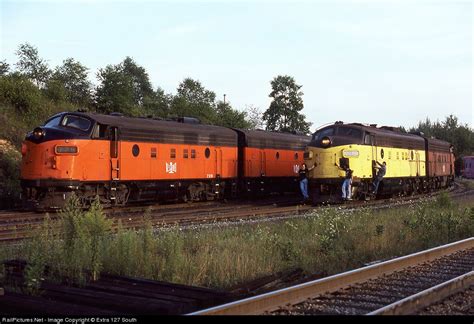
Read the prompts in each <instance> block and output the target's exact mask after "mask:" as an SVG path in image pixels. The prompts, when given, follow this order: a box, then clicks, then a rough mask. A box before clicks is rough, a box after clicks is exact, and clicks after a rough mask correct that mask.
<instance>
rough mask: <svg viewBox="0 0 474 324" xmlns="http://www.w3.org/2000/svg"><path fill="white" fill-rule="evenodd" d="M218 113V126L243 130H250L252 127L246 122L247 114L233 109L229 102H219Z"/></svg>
mask: <svg viewBox="0 0 474 324" xmlns="http://www.w3.org/2000/svg"><path fill="white" fill-rule="evenodd" d="M216 113H217V114H216V117H217V119H216V125H219V126H224V127H232V128H241V129H249V128H250V126H251V125H250V123H249V122H248V121H247V120H246V117H247V113H246V112H245V111H238V110H236V109H233V108H232V106H231V105H230V103H228V102H226V103H224V102H223V101H219V102H218V103H217V107H216Z"/></svg>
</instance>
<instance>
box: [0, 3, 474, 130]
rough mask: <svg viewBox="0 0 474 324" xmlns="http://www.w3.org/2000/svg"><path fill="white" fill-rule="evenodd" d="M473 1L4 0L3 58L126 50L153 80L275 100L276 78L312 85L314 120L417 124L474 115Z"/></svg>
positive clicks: (256, 102) (236, 97)
mask: <svg viewBox="0 0 474 324" xmlns="http://www.w3.org/2000/svg"><path fill="white" fill-rule="evenodd" d="M473 13H474V6H473V3H472V2H471V1H439V0H438V1H424V0H418V1H417V0H412V1H408V0H407V1H404V0H400V1H349V0H335V1H277V0H275V1H263V0H260V1H259V0H255V1H250V0H247V1H244V0H241V1H238V0H234V1H224V0H221V1H217V0H214V1H202V0H197V1H184V0H178V1H158V0H157V1H151V0H150V1H143V0H142V1H111V0H104V1H98V0H83V1H79V0H77V1H64V0H63V1H59V0H58V1H52V0H50V1H29V2H27V1H21V0H16V1H8V0H0V19H1V25H0V29H1V30H0V60H6V61H7V63H9V64H10V65H11V66H14V65H15V63H16V62H17V57H16V55H15V52H16V50H17V49H18V46H19V45H20V44H22V43H25V42H28V43H30V44H31V45H34V46H36V47H37V48H38V51H39V55H40V56H41V57H42V58H44V59H46V60H47V62H48V64H49V65H50V66H51V67H55V66H57V65H60V64H61V63H62V61H63V60H64V59H66V58H68V57H72V58H74V59H76V60H78V61H80V62H81V63H82V64H83V65H85V66H87V67H88V68H89V78H90V80H91V81H92V82H93V83H94V84H97V82H98V81H97V79H96V73H97V71H98V69H100V68H104V67H105V66H106V65H108V64H118V63H120V62H121V61H123V59H124V58H125V57H126V56H130V57H132V58H133V59H134V60H135V61H136V62H137V63H138V64H139V65H141V66H143V67H144V68H145V69H146V71H147V72H148V74H149V76H150V80H151V82H152V84H153V86H154V88H157V87H161V88H162V89H164V90H165V92H167V93H173V94H174V93H176V88H177V87H178V85H179V83H180V82H181V81H182V80H183V79H184V78H186V77H190V78H193V79H197V80H199V81H200V82H201V83H202V85H203V86H204V87H206V88H207V89H209V90H212V91H214V92H215V93H216V95H217V98H218V99H222V98H223V96H224V94H226V101H229V102H230V103H231V105H232V106H233V107H234V108H236V109H239V110H243V109H245V108H246V107H248V106H250V105H252V106H255V107H258V108H259V109H260V110H261V111H262V112H263V111H265V110H266V109H267V108H268V107H269V105H270V102H271V98H270V97H269V94H270V92H271V86H270V81H271V80H272V79H273V78H275V77H276V76H278V75H289V76H292V77H293V78H294V79H295V80H296V83H297V84H299V85H302V88H301V90H302V91H303V93H304V96H303V101H304V109H303V111H302V113H304V114H305V115H306V117H307V121H310V122H312V123H313V126H312V127H311V130H312V131H313V130H314V129H315V128H317V127H320V126H321V125H325V124H328V123H332V122H334V121H337V120H342V121H344V122H361V123H375V124H378V125H380V126H381V125H390V126H405V127H410V126H415V125H417V124H418V122H419V121H420V120H425V119H426V118H427V117H428V118H430V119H431V120H432V121H436V120H440V121H443V120H444V119H445V117H446V116H448V115H450V114H453V115H455V116H457V117H458V118H459V121H460V122H461V123H463V124H464V123H466V124H468V125H469V126H470V127H474V106H473V99H472V93H473V75H474V74H473V65H472V54H473V39H472V37H473Z"/></svg>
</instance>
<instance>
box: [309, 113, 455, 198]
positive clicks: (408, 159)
mask: <svg viewBox="0 0 474 324" xmlns="http://www.w3.org/2000/svg"><path fill="white" fill-rule="evenodd" d="M305 161H306V164H307V165H313V164H314V165H315V168H314V169H313V170H312V171H310V173H309V178H310V188H311V194H312V200H313V203H324V202H334V201H338V200H340V199H341V183H342V180H343V179H344V176H345V171H344V169H345V168H350V169H351V170H353V183H352V189H353V197H354V199H371V198H374V196H375V195H379V196H380V195H391V194H412V193H416V192H419V193H421V192H427V191H430V190H435V189H439V188H442V187H447V186H449V185H450V184H452V182H453V181H454V154H453V147H452V145H451V144H450V143H448V142H445V141H441V140H438V139H433V138H427V137H425V136H423V134H421V133H418V134H408V133H402V132H400V131H399V130H398V129H396V128H392V127H376V125H363V124H358V123H352V124H344V123H342V122H336V123H335V124H333V125H330V126H326V127H324V128H321V129H319V130H318V131H317V132H315V133H314V134H313V137H312V140H311V142H310V143H309V145H308V147H307V148H306V151H305ZM376 162H379V163H383V162H385V163H386V175H385V176H384V178H383V181H382V182H381V183H380V186H379V189H378V190H377V192H376V193H374V190H373V189H374V188H373V179H374V178H375V176H376Z"/></svg>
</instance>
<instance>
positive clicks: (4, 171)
mask: <svg viewBox="0 0 474 324" xmlns="http://www.w3.org/2000/svg"><path fill="white" fill-rule="evenodd" d="M20 159H21V154H20V153H19V152H17V151H16V150H15V149H14V148H13V147H12V146H11V145H10V144H9V143H8V142H6V141H2V140H0V208H7V207H14V206H15V204H17V203H19V200H20V192H21V187H20Z"/></svg>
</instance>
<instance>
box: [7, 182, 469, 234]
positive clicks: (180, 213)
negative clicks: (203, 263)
mask: <svg viewBox="0 0 474 324" xmlns="http://www.w3.org/2000/svg"><path fill="white" fill-rule="evenodd" d="M442 192H448V193H449V195H450V196H451V197H452V198H459V197H465V196H470V195H473V194H474V189H469V188H468V187H467V186H465V185H462V184H459V183H456V184H455V186H454V187H452V188H450V189H448V190H443V191H439V192H434V193H430V194H426V195H414V196H409V197H398V198H386V199H380V200H374V201H352V202H350V203H346V204H344V205H340V208H343V209H349V210H350V209H357V208H362V207H365V208H373V209H380V208H391V207H396V206H403V205H406V204H411V203H413V202H414V201H418V200H421V199H426V198H430V197H435V196H437V195H439V194H440V193H442ZM330 207H331V206H319V207H313V206H308V205H301V204H299V198H298V197H295V196H292V197H289V196H273V197H270V198H266V199H262V200H253V201H249V200H232V201H224V202H221V201H216V202H215V201H208V202H199V203H177V204H166V205H156V204H155V205H149V206H130V207H122V208H110V209H106V210H104V212H105V214H106V215H107V217H108V218H110V219H112V220H114V223H113V226H112V229H113V230H117V228H118V223H119V221H120V223H121V226H122V228H124V229H139V228H143V226H144V225H145V221H146V219H145V218H144V217H143V215H144V214H145V213H146V211H147V210H148V213H147V214H148V215H149V217H148V219H149V221H150V222H151V224H152V225H153V226H154V227H156V228H166V227H172V226H180V227H184V228H185V227H188V226H213V225H222V224H224V223H225V224H231V223H236V224H242V223H245V222H247V221H252V222H255V221H257V222H258V221H269V220H276V219H287V218H294V217H299V215H301V214H304V213H306V212H308V211H312V210H315V209H317V208H330ZM46 215H49V217H50V219H51V220H52V221H54V220H56V219H57V218H58V215H57V214H56V213H52V214H48V213H35V212H21V211H7V212H0V242H6V241H18V240H21V239H24V238H28V237H30V236H31V233H32V232H33V229H35V228H38V227H39V226H40V225H41V224H43V222H44V220H45V217H46ZM53 223H54V222H53Z"/></svg>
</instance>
